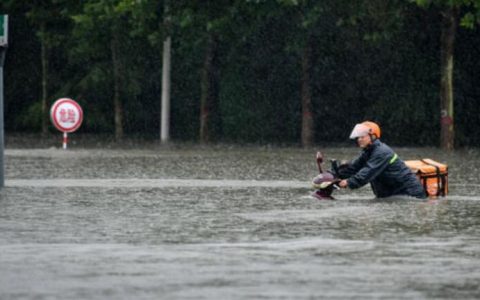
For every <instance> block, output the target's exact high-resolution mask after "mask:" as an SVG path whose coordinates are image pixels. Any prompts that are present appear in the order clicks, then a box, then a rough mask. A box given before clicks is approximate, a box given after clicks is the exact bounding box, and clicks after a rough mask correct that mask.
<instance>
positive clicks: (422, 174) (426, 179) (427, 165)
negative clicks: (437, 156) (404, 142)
mask: <svg viewBox="0 0 480 300" xmlns="http://www.w3.org/2000/svg"><path fill="white" fill-rule="evenodd" d="M405 164H406V165H407V166H408V167H409V168H410V170H412V172H413V173H415V174H416V175H417V178H418V179H419V180H420V182H421V183H422V185H423V189H424V190H425V192H426V193H427V195H428V197H430V198H436V197H438V196H443V197H445V196H446V195H447V194H448V166H447V165H445V164H442V163H439V162H436V161H434V160H432V159H429V158H425V159H421V160H407V161H405Z"/></svg>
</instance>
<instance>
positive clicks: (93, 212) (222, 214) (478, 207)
mask: <svg viewBox="0 0 480 300" xmlns="http://www.w3.org/2000/svg"><path fill="white" fill-rule="evenodd" d="M396 150H397V152H398V154H399V155H400V157H402V158H403V159H419V158H426V157H429V158H432V159H435V160H438V161H441V162H446V163H448V164H449V166H450V168H449V171H450V177H449V182H450V194H449V196H448V197H447V198H444V199H439V200H436V201H420V200H415V199H408V198H397V199H388V200H378V199H373V196H372V192H371V190H370V188H369V187H365V188H362V189H359V190H356V191H347V190H341V191H336V192H335V196H336V198H337V200H335V201H326V200H324V201H319V200H316V199H314V198H312V197H310V196H309V195H310V192H311V190H310V187H309V186H310V183H309V181H310V179H311V178H313V177H314V176H315V175H316V173H317V168H316V165H315V161H314V156H315V151H314V150H312V149H310V150H303V149H294V148H272V147H263V148H262V147H244V148H239V147H227V146H225V147H211V148H208V147H197V148H195V147H186V146H184V147H182V146H177V147H175V146H174V147H164V148H162V147H156V148H155V147H153V148H148V149H144V150H133V149H129V150H121V149H116V150H115V149H110V150H100V149H68V150H66V151H65V150H62V149H55V148H52V149H7V150H6V152H5V155H6V157H5V164H6V166H5V169H6V171H5V176H6V187H5V188H4V189H3V190H2V191H1V192H0V299H316V298H320V299H332V298H333V299H478V298H480V182H479V181H478V179H479V176H478V171H479V170H480V160H479V158H480V152H479V151H478V150H463V151H458V152H454V153H451V154H446V153H443V152H441V151H439V150H437V149H425V148H422V149H413V148H396ZM357 151H358V150H357V149H355V148H353V147H352V148H325V149H323V152H324V154H325V156H326V157H327V158H337V159H349V158H352V157H354V156H355V155H356V154H357ZM326 167H328V165H326Z"/></svg>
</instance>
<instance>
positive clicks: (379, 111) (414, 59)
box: [1, 0, 480, 145]
mask: <svg viewBox="0 0 480 300" xmlns="http://www.w3.org/2000/svg"><path fill="white" fill-rule="evenodd" d="M165 4H166V3H165V2H164V1H154V0H142V1H134V0H100V1H97V0H95V1H94V0H87V1H82V2H71V1H66V0H62V1H59V0H50V1H41V2H31V3H26V2H22V1H8V3H7V4H5V3H2V4H1V5H2V6H4V7H7V6H8V7H7V9H5V11H9V13H11V15H12V17H11V18H10V22H11V26H10V29H11V30H12V31H11V37H12V41H13V42H12V46H11V48H9V52H8V54H7V61H6V68H5V83H6V89H5V99H6V103H5V105H6V107H5V108H6V110H5V112H6V113H5V115H6V118H5V121H6V124H5V125H6V129H7V131H22V130H23V131H36V130H39V128H40V121H39V120H40V119H41V115H40V111H41V110H40V107H39V100H38V99H39V94H40V82H41V72H40V70H41V69H40V61H39V57H38V53H39V48H40V46H39V45H40V44H39V40H40V39H41V40H43V41H47V42H48V44H49V46H50V50H51V52H50V53H51V54H50V61H51V62H50V75H51V90H50V94H51V97H52V99H51V102H53V101H54V100H55V99H56V98H59V97H64V96H69V97H72V98H74V99H76V100H78V101H79V102H80V104H81V105H82V107H83V108H84V112H85V121H84V125H83V126H82V128H81V129H80V130H81V131H84V132H97V133H112V132H113V130H114V125H113V108H112V107H113V106H112V98H113V76H112V56H111V48H110V39H111V33H112V31H113V30H117V31H119V32H121V35H120V39H121V46H120V48H121V51H120V52H121V57H120V60H121V62H122V63H123V66H124V70H123V73H122V74H124V78H123V80H124V84H123V85H122V88H123V98H122V101H123V103H124V110H125V130H126V132H127V133H128V134H141V135H157V133H158V131H159V115H160V94H161V84H160V82H161V73H162V72H161V69H162V43H163V40H164V37H165V36H166V35H167V34H168V35H171V36H172V49H173V52H172V87H171V92H172V94H171V99H172V103H171V112H172V115H171V131H172V132H171V134H172V137H173V138H174V139H175V140H196V139H197V135H198V127H199V106H200V104H199V101H200V74H201V70H202V68H203V57H204V51H205V46H206V38H207V36H208V34H209V33H214V34H216V35H217V36H218V37H219V41H220V42H219V45H220V48H219V57H218V59H219V74H220V82H219V83H220V84H219V96H220V99H219V100H220V115H221V126H222V131H221V132H223V135H222V136H221V137H220V140H221V141H230V142H238V143H242V142H261V143H271V142H275V143H298V142H299V139H300V128H301V118H302V116H301V102H300V81H301V55H302V50H303V49H304V46H305V45H306V41H307V40H308V39H309V38H310V39H311V40H312V42H313V46H314V47H313V53H312V60H313V61H312V70H311V72H312V80H311V87H312V96H313V113H314V117H315V121H316V124H315V129H316V132H315V141H316V143H319V144H324V143H332V142H346V141H347V137H348V133H349V131H350V130H351V127H352V126H353V124H355V123H357V122H360V121H362V120H364V119H371V120H374V121H377V122H379V123H380V125H382V128H383V129H384V133H385V134H384V137H385V140H386V141H387V142H389V143H393V144H402V145H435V144H436V143H437V142H438V138H437V137H438V132H439V123H438V121H437V120H438V117H439V116H438V111H439V109H438V106H439V104H438V85H439V82H440V75H439V74H440V70H439V67H438V59H439V56H440V52H439V41H438V38H437V37H438V36H439V33H440V31H439V30H440V17H439V15H438V12H439V11H440V10H441V8H442V7H444V5H459V6H461V8H462V9H461V13H462V19H461V25H462V27H465V28H469V29H470V30H461V31H460V34H461V35H460V37H459V38H458V40H457V41H458V42H457V49H456V53H458V56H457V60H456V61H455V64H456V70H457V71H456V76H457V78H458V79H457V80H456V82H455V84H456V85H458V87H459V88H458V89H457V92H456V93H458V95H456V96H457V99H458V101H457V104H456V105H457V106H456V107H455V110H456V113H457V115H459V116H463V115H468V117H465V118H463V117H458V118H457V119H456V122H457V126H458V127H457V136H458V141H459V143H460V144H462V145H480V139H479V138H478V137H477V136H476V135H475V134H474V132H478V131H479V130H480V125H479V124H480V119H478V118H477V117H476V116H478V115H480V111H478V108H477V106H476V105H475V103H476V99H478V97H480V87H478V84H477V82H478V81H479V79H480V78H478V77H479V75H478V74H477V73H478V72H475V70H478V67H480V66H478V61H480V60H478V55H479V53H478V49H479V48H480V46H479V43H480V39H479V35H478V27H477V26H475V24H477V22H478V14H479V9H478V8H479V1H473V0H471V1H467V0H458V1H433V0H431V1H428V0H423V1H422V0H417V1H405V0H392V1H383V0H372V1H349V0H328V1H313V0H257V1H245V0H234V1H226V0H225V1H223V0H222V1H194V0H185V1H169V3H168V4H169V5H168V12H167V11H166V5H165ZM419 6H421V7H419ZM41 24H45V30H44V31H41V30H40V25H41Z"/></svg>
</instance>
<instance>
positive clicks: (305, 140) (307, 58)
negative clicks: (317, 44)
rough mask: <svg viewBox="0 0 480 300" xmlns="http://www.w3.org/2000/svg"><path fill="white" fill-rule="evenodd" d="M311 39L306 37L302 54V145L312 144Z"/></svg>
mask: <svg viewBox="0 0 480 300" xmlns="http://www.w3.org/2000/svg"><path fill="white" fill-rule="evenodd" d="M311 58H312V39H311V36H309V37H308V40H307V43H306V44H305V48H304V49H303V56H302V82H301V85H302V91H301V92H302V95H301V97H302V146H303V147H309V146H312V145H313V137H314V129H313V125H314V122H313V115H312V91H311V85H310V78H311V74H310V72H311V69H312V65H311V64H312V59H311Z"/></svg>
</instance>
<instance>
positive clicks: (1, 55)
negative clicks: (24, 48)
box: [0, 15, 8, 189]
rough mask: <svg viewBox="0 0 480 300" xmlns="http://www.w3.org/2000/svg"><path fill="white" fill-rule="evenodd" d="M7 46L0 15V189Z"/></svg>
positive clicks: (5, 27) (3, 18)
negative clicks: (4, 71)
mask: <svg viewBox="0 0 480 300" xmlns="http://www.w3.org/2000/svg"><path fill="white" fill-rule="evenodd" d="M7 45H8V15H0V189H2V188H3V187H4V186H5V174H4V172H5V166H4V156H5V143H4V126H3V123H4V120H3V65H4V62H5V55H6V53H7Z"/></svg>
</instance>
